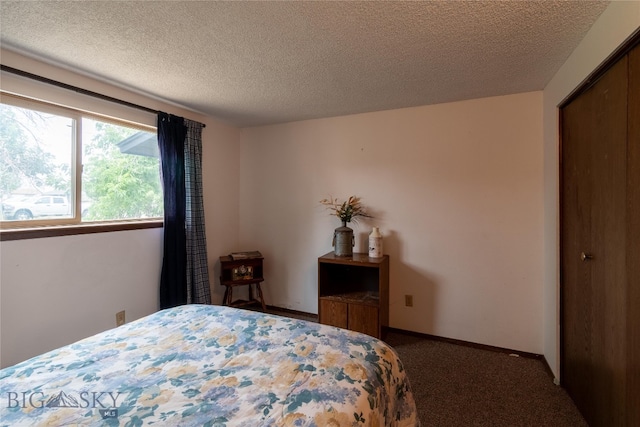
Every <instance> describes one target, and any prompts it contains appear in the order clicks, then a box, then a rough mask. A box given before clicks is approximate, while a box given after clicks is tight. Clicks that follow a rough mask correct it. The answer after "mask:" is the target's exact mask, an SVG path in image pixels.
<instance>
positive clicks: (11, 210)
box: [0, 93, 163, 228]
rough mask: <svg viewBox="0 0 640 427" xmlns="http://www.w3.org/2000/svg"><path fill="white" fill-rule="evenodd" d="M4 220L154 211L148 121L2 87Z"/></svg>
mask: <svg viewBox="0 0 640 427" xmlns="http://www.w3.org/2000/svg"><path fill="white" fill-rule="evenodd" d="M0 202H1V203H2V212H1V215H2V217H1V220H2V224H3V228H7V227H8V228H20V227H31V226H33V225H62V224H67V225H71V224H80V223H92V222H93V223H97V222H105V221H109V222H112V221H123V220H139V219H153V218H156V219H157V218H161V217H162V215H163V198H162V184H161V181H160V171H159V153H158V144H157V136H156V130H155V128H152V127H149V126H145V125H139V124H135V123H129V122H126V121H120V120H118V119H113V118H106V117H101V116H95V115H92V114H89V113H85V112H82V111H77V110H73V109H69V108H64V107H59V106H56V105H50V104H46V103H41V102H39V101H38V102H36V101H32V100H27V99H24V98H19V97H14V96H11V95H5V94H4V93H3V96H2V101H1V103H0Z"/></svg>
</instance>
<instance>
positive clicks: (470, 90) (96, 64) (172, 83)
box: [0, 0, 608, 126]
mask: <svg viewBox="0 0 640 427" xmlns="http://www.w3.org/2000/svg"><path fill="white" fill-rule="evenodd" d="M607 4H608V2H607V1H588V0H578V1H555V0H547V1H542V0H539V1H422V2H371V1H370V2H271V1H265V2H209V1H205V2H192V1H181V2H177V1H171V2H156V1H135V2H134V1H124V2H115V1H81V2H76V1H70V2H65V1H7V0H0V16H1V21H0V31H1V43H2V47H3V48H7V49H10V50H14V51H17V52H20V53H24V54H27V55H30V56H34V57H36V58H39V59H42V60H45V61H47V62H50V63H54V64H58V65H62V66H65V67H73V68H74V69H77V70H79V71H81V72H83V73H88V74H90V75H92V76H95V77H97V78H99V79H101V80H106V81H109V82H112V83H116V84H118V85H120V86H124V87H129V88H135V89H136V90H138V91H142V92H144V93H147V94H150V95H153V96H156V97H160V98H163V99H165V100H168V101H170V102H173V103H177V104H179V105H182V106H185V107H187V108H190V109H192V110H195V111H199V112H203V113H206V114H210V115H213V116H216V117H218V118H221V119H223V120H225V121H227V122H229V123H232V124H235V125H237V126H252V125H261V124H269V123H279V122H287V121H294V120H301V119H308V118H318V117H329V116H338V115H344V114H351V113H360V112H367V111H377V110H386V109H393V108H401V107H410V106H417V105H426V104H435V103H442V102H450V101H458V100H463V99H472V98H479V97H486V96H495V95H505V94H511V93H518V92H526V91H532V90H541V89H543V88H544V86H545V85H546V83H547V82H548V81H549V80H550V79H551V77H552V76H553V74H554V73H555V72H556V71H557V70H558V69H559V68H560V66H561V65H562V64H563V63H564V61H565V60H566V59H567V57H568V56H569V55H570V53H571V52H572V51H573V49H574V48H575V47H576V46H577V45H578V43H579V42H580V40H581V39H582V38H583V37H584V35H585V34H586V32H587V31H588V29H589V28H590V27H591V25H592V24H593V22H594V21H595V20H596V19H597V18H598V16H599V15H600V14H601V13H602V12H603V11H604V9H605V8H606V6H607Z"/></svg>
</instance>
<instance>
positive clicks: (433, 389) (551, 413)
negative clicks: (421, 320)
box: [268, 310, 588, 427]
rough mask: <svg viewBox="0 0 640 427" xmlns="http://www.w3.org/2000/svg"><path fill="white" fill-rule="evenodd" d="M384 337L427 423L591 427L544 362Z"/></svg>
mask: <svg viewBox="0 0 640 427" xmlns="http://www.w3.org/2000/svg"><path fill="white" fill-rule="evenodd" d="M268 311H270V312H272V313H273V314H278V315H282V316H289V317H294V318H298V319H303V320H309V321H317V316H305V315H302V314H296V313H287V312H280V311H278V310H268ZM384 340H385V342H387V344H389V345H390V346H391V347H393V348H394V350H395V351H396V352H397V353H398V356H399V357H400V360H402V363H403V365H404V367H405V369H406V371H407V374H408V376H409V381H410V382H411V388H412V390H413V395H414V399H415V401H416V406H417V407H418V416H419V417H420V421H421V423H422V427H431V426H437V427H449V426H451V427H458V426H465V427H467V426H478V427H480V426H491V427H502V426H504V427H507V426H508V427H529V426H531V427H533V426H535V427H588V425H587V423H586V422H585V420H584V418H582V416H581V415H580V412H579V411H578V409H577V408H576V406H575V405H574V403H573V401H572V400H571V398H570V397H569V395H568V394H567V392H566V391H565V390H564V389H563V388H562V387H559V386H556V385H555V384H554V383H553V380H552V378H551V377H550V375H549V373H548V372H547V370H546V368H545V366H544V364H543V362H542V361H541V360H538V359H531V358H526V357H517V356H511V355H509V354H506V353H500V352H496V351H491V350H484V349H479V348H474V347H468V346H464V345H458V344H452V343H449V342H444V341H438V340H433V339H429V338H422V337H417V336H414V335H411V334H405V333H401V332H397V331H390V332H388V333H387V335H386V336H385V339H384Z"/></svg>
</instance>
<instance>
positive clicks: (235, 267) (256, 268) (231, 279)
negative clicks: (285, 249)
mask: <svg viewBox="0 0 640 427" xmlns="http://www.w3.org/2000/svg"><path fill="white" fill-rule="evenodd" d="M252 254H253V256H251V257H250V258H244V259H234V258H232V257H231V256H230V255H225V256H221V257H220V284H221V285H222V286H224V287H225V288H226V289H225V291H224V297H223V298H222V304H223V305H228V306H230V307H245V306H248V305H254V304H259V305H261V306H262V310H264V311H266V309H267V306H266V305H265V303H264V296H263V295H262V288H260V283H261V282H263V281H264V277H263V273H262V261H263V259H264V258H263V257H262V254H260V252H252ZM258 255H259V256H258ZM245 285H246V286H249V299H248V300H236V301H234V300H233V288H234V287H235V286H245ZM254 285H255V287H256V294H257V295H256V296H257V298H254V295H253V286H254Z"/></svg>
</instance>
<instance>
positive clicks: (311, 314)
mask: <svg viewBox="0 0 640 427" xmlns="http://www.w3.org/2000/svg"><path fill="white" fill-rule="evenodd" d="M267 309H269V310H275V311H281V312H283V313H289V314H295V315H297V316H306V317H312V318H314V319H315V321H316V322H317V321H318V315H317V314H313V313H307V312H305V311H298V310H292V309H290V308H283V307H276V306H275V305H267Z"/></svg>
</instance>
